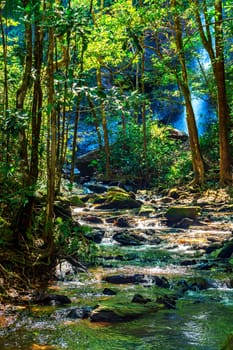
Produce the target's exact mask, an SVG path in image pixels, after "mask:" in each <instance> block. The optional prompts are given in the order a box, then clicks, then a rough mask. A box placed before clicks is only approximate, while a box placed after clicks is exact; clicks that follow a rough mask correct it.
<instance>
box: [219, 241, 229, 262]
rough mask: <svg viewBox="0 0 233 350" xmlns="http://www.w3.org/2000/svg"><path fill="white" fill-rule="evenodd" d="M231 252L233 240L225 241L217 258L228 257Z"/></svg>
mask: <svg viewBox="0 0 233 350" xmlns="http://www.w3.org/2000/svg"><path fill="white" fill-rule="evenodd" d="M232 254H233V241H230V242H228V243H226V244H225V245H224V246H223V248H222V249H221V251H220V252H219V254H218V256H217V257H218V258H221V259H228V258H230V257H231V256H232Z"/></svg>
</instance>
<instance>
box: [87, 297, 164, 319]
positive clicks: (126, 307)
mask: <svg viewBox="0 0 233 350" xmlns="http://www.w3.org/2000/svg"><path fill="white" fill-rule="evenodd" d="M159 309H160V308H159V306H158V305H157V304H156V303H155V302H148V303H146V304H139V303H134V302H132V303H129V302H128V303H117V304H115V305H114V304H113V305H111V306H110V305H100V306H98V307H97V308H96V309H95V310H93V311H92V313H91V316H90V319H91V321H92V322H108V323H115V322H123V321H131V320H134V319H137V318H139V317H142V316H144V315H146V314H148V312H150V313H152V312H156V311H158V310H159Z"/></svg>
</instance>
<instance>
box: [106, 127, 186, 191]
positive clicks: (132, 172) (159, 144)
mask: <svg viewBox="0 0 233 350" xmlns="http://www.w3.org/2000/svg"><path fill="white" fill-rule="evenodd" d="M170 130H171V128H169V127H165V126H159V125H158V124H157V123H156V122H153V123H148V125H147V148H146V152H145V151H144V147H143V131H142V126H141V125H138V124H136V123H133V122H132V123H129V124H128V125H127V126H126V128H125V129H124V130H120V131H119V133H118V135H117V138H116V142H115V143H114V145H113V146H112V151H111V159H112V169H113V171H114V172H115V173H117V174H118V175H121V176H124V177H126V178H129V179H131V180H133V181H136V182H137V183H139V184H140V185H144V186H165V187H167V186H169V185H171V184H174V183H177V182H181V181H183V180H184V178H185V177H186V176H187V175H188V174H189V173H190V171H191V159H190V152H189V150H187V151H185V150H184V146H183V144H182V142H181V141H179V140H175V139H173V138H171V137H170Z"/></svg>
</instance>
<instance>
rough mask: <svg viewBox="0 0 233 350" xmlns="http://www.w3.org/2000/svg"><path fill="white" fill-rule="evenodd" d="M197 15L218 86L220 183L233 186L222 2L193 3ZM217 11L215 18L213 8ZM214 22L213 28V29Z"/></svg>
mask: <svg viewBox="0 0 233 350" xmlns="http://www.w3.org/2000/svg"><path fill="white" fill-rule="evenodd" d="M194 5H195V6H194V13H195V18H196V22H197V24H198V29H199V33H200V38H201V41H202V44H203V46H204V48H205V50H206V51H207V52H208V55H209V57H210V61H211V65H212V69H213V74H214V78H215V83H216V87H217V106H218V120H219V145H220V183H221V184H222V185H226V184H231V183H232V169H231V157H230V140H229V130H230V108H229V103H228V99H227V90H226V76H225V57H224V36H223V2H222V1H221V0H215V1H212V2H211V4H210V5H209V4H208V3H207V1H206V0H204V1H202V2H200V1H199V0H195V1H194ZM213 8H214V17H213V16H212V9H213ZM213 23H214V26H213Z"/></svg>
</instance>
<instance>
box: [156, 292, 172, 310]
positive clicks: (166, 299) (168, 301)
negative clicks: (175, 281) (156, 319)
mask: <svg viewBox="0 0 233 350" xmlns="http://www.w3.org/2000/svg"><path fill="white" fill-rule="evenodd" d="M176 300H177V296H176V295H163V296H159V297H158V298H157V300H156V302H157V303H159V304H162V305H164V307H165V308H166V309H176Z"/></svg>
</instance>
